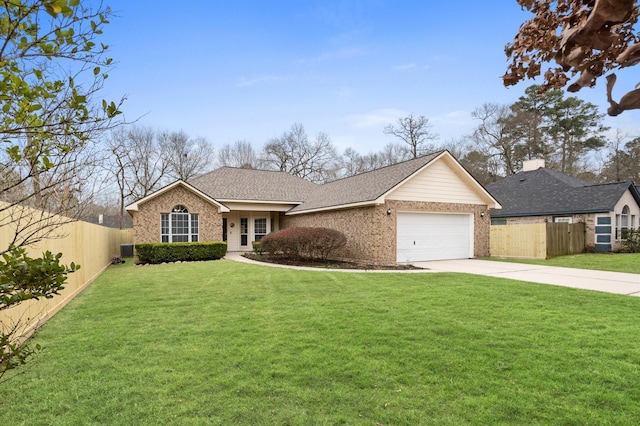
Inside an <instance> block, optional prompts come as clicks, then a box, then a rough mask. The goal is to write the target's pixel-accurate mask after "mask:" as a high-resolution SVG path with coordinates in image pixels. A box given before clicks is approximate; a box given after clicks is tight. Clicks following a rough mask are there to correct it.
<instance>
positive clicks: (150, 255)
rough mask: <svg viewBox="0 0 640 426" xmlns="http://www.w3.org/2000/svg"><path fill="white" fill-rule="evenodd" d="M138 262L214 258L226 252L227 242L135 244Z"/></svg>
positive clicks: (190, 260)
mask: <svg viewBox="0 0 640 426" xmlns="http://www.w3.org/2000/svg"><path fill="white" fill-rule="evenodd" d="M135 247H136V254H137V255H138V261H139V263H165V262H177V261H181V262H193V261H198V260H216V259H220V258H222V257H224V255H225V254H227V243H224V242H221V241H214V242H207V243H141V244H136V245H135Z"/></svg>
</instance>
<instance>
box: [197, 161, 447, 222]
mask: <svg viewBox="0 0 640 426" xmlns="http://www.w3.org/2000/svg"><path fill="white" fill-rule="evenodd" d="M442 152H444V151H439V152H435V153H433V154H430V155H425V156H423V157H419V158H416V159H413V160H408V161H404V162H402V163H398V164H394V165H391V166H387V167H382V168H380V169H377V170H373V171H370V172H366V173H362V174H359V175H356V176H351V177H348V178H344V179H340V180H337V181H334V182H330V183H326V184H323V185H317V184H314V183H311V182H309V181H307V180H304V179H302V178H299V177H295V176H291V175H289V174H287V173H283V172H275V171H266V170H253V169H237V168H233V167H222V168H220V169H217V170H214V171H212V172H209V173H206V174H204V175H201V176H198V177H196V178H194V179H192V180H190V181H189V182H188V183H189V184H190V185H193V186H194V187H195V188H196V189H198V190H200V191H202V192H203V193H205V194H207V195H208V196H210V197H211V198H214V199H216V200H218V201H222V202H224V201H229V200H253V201H272V202H290V203H301V204H299V205H298V206H296V207H294V208H293V209H292V210H291V211H292V212H302V211H307V210H314V209H321V208H329V207H334V206H342V205H349V204H357V203H366V202H372V201H375V200H376V199H378V198H379V197H380V196H382V195H384V194H385V193H386V192H388V191H389V190H391V189H393V188H394V187H395V186H396V185H398V184H399V183H401V182H402V181H404V180H405V179H406V178H408V177H409V176H411V175H412V174H414V173H415V172H417V171H418V170H420V169H421V168H422V167H424V166H425V165H427V164H428V163H430V162H431V161H433V160H434V159H435V158H436V157H438V156H439V155H440V154H442Z"/></svg>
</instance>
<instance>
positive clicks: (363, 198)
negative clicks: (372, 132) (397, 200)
mask: <svg viewBox="0 0 640 426" xmlns="http://www.w3.org/2000/svg"><path fill="white" fill-rule="evenodd" d="M442 152H444V151H439V152H435V153H433V154H429V155H425V156H422V157H418V158H415V159H413V160H408V161H403V162H402V163H397V164H393V165H391V166H387V167H382V168H380V169H376V170H372V171H370V172H365V173H361V174H359V175H355V176H351V177H348V178H344V179H339V180H336V181H333V182H329V183H325V184H324V185H318V187H317V189H316V190H315V191H314V192H312V193H311V194H310V197H308V198H307V199H306V200H305V202H304V203H303V204H301V205H299V206H297V207H295V208H294V209H292V210H291V212H302V211H307V210H315V209H321V208H328V207H334V206H343V205H348V204H357V203H366V202H372V201H375V200H376V199H378V198H379V197H380V196H382V195H384V194H385V193H386V192H388V191H389V190H391V189H393V188H394V187H395V186H396V185H398V184H399V183H400V182H402V181H403V180H405V179H406V178H408V177H409V176H411V175H412V174H414V173H415V172H417V171H418V170H420V169H421V168H422V167H424V166H425V165H427V164H429V163H430V162H431V161H433V159H435V158H436V157H438V156H439V155H440V154H442Z"/></svg>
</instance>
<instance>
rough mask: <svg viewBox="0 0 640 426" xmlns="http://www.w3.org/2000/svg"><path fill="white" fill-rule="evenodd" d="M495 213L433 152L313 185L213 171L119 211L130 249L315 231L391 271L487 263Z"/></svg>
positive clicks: (348, 253)
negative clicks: (334, 236) (444, 262)
mask: <svg viewBox="0 0 640 426" xmlns="http://www.w3.org/2000/svg"><path fill="white" fill-rule="evenodd" d="M499 207H500V205H499V204H498V203H497V202H496V201H495V199H493V198H492V197H491V195H490V194H489V193H488V192H487V191H486V190H485V189H484V188H483V187H482V186H481V185H480V184H478V182H477V181H476V180H475V179H474V178H473V177H472V176H471V175H469V174H468V173H467V172H466V170H464V168H463V167H462V166H461V165H460V164H459V163H458V162H457V160H455V158H454V157H453V156H451V154H450V153H449V152H448V151H440V152H437V153H434V154H431V155H428V156H424V157H419V158H417V159H414V160H409V161H406V162H403V163H398V164H396V165H392V166H388V167H384V168H381V169H378V170H374V171H371V172H367V173H363V174H361V175H356V176H353V177H349V178H345V179H341V180H338V181H335V182H331V183H327V184H323V185H317V184H313V183H310V182H307V181H305V180H303V179H300V178H297V177H294V176H291V175H287V174H285V173H282V172H273V171H264V170H250V169H249V170H248V169H233V168H222V169H218V170H214V171H213V172H210V173H207V174H205V175H203V176H201V177H199V178H196V179H194V180H192V181H190V182H181V181H178V182H174V183H173V184H172V185H169V186H168V187H165V188H163V189H161V190H159V191H156V192H155V193H153V194H151V195H150V196H148V197H145V198H143V199H141V200H138V201H137V202H135V203H133V204H131V205H130V206H127V210H128V211H129V212H130V213H131V215H132V217H133V221H134V229H135V242H136V243H139V242H160V241H163V238H164V240H166V241H186V240H189V241H192V240H198V241H214V240H216V241H219V240H223V241H227V244H228V249H229V251H250V250H251V249H252V245H251V243H252V242H253V241H256V240H259V239H260V238H261V237H262V236H264V235H266V234H267V233H269V232H272V231H276V230H279V229H284V228H290V227H300V226H309V227H314V226H322V227H328V228H333V229H336V230H339V231H341V232H343V233H344V234H345V235H346V237H347V245H346V247H345V248H344V249H343V250H342V252H341V253H338V256H339V257H342V258H351V259H363V260H369V261H373V262H384V263H392V262H397V261H405V259H406V260H411V261H418V260H435V259H436V258H440V257H445V258H446V257H449V258H468V257H483V256H488V255H489V215H488V212H489V209H491V208H499ZM176 208H178V209H176ZM174 211H175V213H174ZM187 212H188V213H187ZM174 215H175V217H174ZM192 215H194V216H192ZM449 219H452V220H451V221H449ZM181 221H182V222H181ZM447 227H448V228H447ZM186 228H189V229H188V230H186ZM187 231H188V232H187ZM449 231H451V232H449ZM180 232H182V234H180ZM401 232H404V235H405V236H406V235H407V234H409V236H410V237H411V238H410V239H413V240H412V241H409V242H407V241H406V238H405V239H402V238H400V237H399V235H400V233H401ZM414 234H415V237H414ZM449 235H451V236H452V237H451V238H449ZM447 245H449V246H450V247H449V249H450V250H447V249H446V248H447V247H446V246H447ZM414 246H415V247H414ZM443 247H444V248H445V250H441V249H442V248H443ZM400 252H402V253H403V255H402V259H401V256H400V254H399V253H400Z"/></svg>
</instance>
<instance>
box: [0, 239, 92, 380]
mask: <svg viewBox="0 0 640 426" xmlns="http://www.w3.org/2000/svg"><path fill="white" fill-rule="evenodd" d="M61 257H62V254H60V253H58V254H55V255H54V254H52V253H51V252H50V251H47V252H44V253H43V254H42V257H41V258H35V259H34V258H31V257H29V256H28V255H27V253H26V251H25V249H24V248H21V247H14V248H12V249H11V250H9V251H7V252H6V253H4V254H3V255H2V260H1V261H0V311H1V310H4V309H8V308H10V307H11V306H15V305H17V304H18V303H20V302H23V301H25V300H31V299H35V300H38V299H41V298H45V299H50V298H52V297H54V296H55V295H57V294H60V291H61V290H62V289H64V284H65V282H66V280H67V274H69V273H72V272H74V271H77V270H78V269H80V265H76V264H74V263H73V262H72V263H71V264H70V266H69V267H67V266H65V265H62V264H60V258H61ZM2 325H3V326H5V327H6V325H5V324H2ZM1 331H2V333H0V377H2V376H3V375H4V373H6V372H7V371H8V370H11V369H13V368H16V367H17V366H19V365H22V364H25V363H26V362H27V360H28V358H30V357H31V356H32V355H33V354H34V353H35V350H38V349H39V348H38V347H36V348H35V350H34V349H32V348H30V347H28V346H24V345H22V344H21V343H22V342H20V338H21V337H22V336H18V335H17V334H18V333H19V327H18V326H17V325H16V326H14V327H12V328H11V329H9V330H1Z"/></svg>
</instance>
